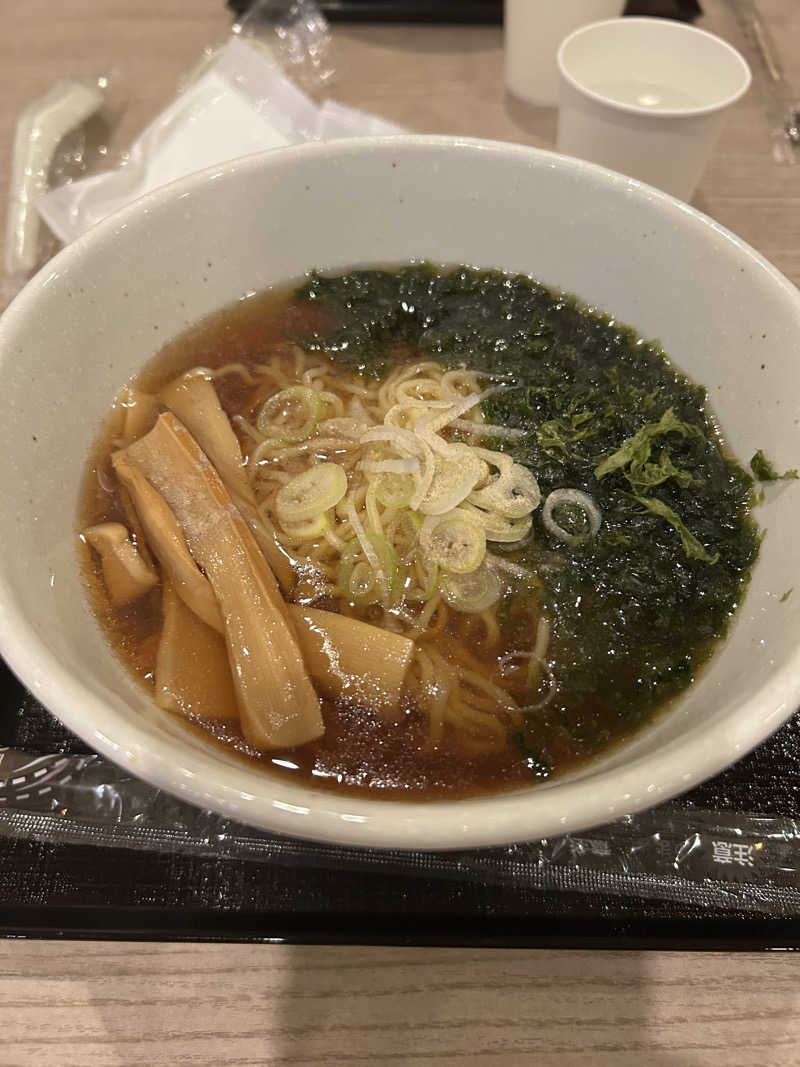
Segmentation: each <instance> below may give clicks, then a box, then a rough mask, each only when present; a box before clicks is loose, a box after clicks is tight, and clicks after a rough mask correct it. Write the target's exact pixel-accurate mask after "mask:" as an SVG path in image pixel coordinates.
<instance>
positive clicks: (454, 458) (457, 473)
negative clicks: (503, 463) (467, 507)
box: [419, 444, 485, 515]
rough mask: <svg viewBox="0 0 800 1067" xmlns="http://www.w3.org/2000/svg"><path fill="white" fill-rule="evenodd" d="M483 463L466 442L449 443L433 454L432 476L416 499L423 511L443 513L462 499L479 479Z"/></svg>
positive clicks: (430, 513)
mask: <svg viewBox="0 0 800 1067" xmlns="http://www.w3.org/2000/svg"><path fill="white" fill-rule="evenodd" d="M484 470H485V467H484V464H483V463H482V462H481V460H480V459H479V458H478V457H477V456H476V455H475V453H474V452H473V450H472V449H471V448H470V447H469V445H464V444H456V445H449V446H448V447H447V450H446V451H444V452H442V453H440V454H439V455H437V456H436V461H435V466H434V472H433V480H432V481H431V484H430V486H429V488H428V491H427V493H426V494H425V497H424V499H423V500H422V501H421V502H420V505H419V510H420V511H421V512H422V513H423V515H444V514H445V513H446V512H448V511H452V510H453V508H455V507H458V505H459V504H460V503H461V501H462V500H466V498H467V497H468V496H469V494H470V492H471V491H472V490H473V489H474V488H475V486H476V485H477V484H478V482H479V481H480V478H481V475H482V474H483V472H484Z"/></svg>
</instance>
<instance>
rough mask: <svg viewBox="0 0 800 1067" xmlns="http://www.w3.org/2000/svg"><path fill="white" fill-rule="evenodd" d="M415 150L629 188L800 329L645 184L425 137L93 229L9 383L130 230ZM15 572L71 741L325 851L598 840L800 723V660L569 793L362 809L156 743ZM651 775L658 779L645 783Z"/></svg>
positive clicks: (9, 612) (541, 154) (572, 162)
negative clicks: (63, 305) (95, 265)
mask: <svg viewBox="0 0 800 1067" xmlns="http://www.w3.org/2000/svg"><path fill="white" fill-rule="evenodd" d="M403 150H408V151H412V150H423V151H429V152H431V153H438V152H442V151H447V152H452V151H457V152H465V153H476V152H479V153H493V154H495V155H496V156H498V157H500V158H504V159H509V158H511V159H517V160H519V161H520V162H521V163H527V164H528V165H532V164H537V163H538V164H539V165H542V166H546V167H550V168H552V167H557V168H562V169H564V170H566V171H571V172H579V173H584V174H587V175H588V176H589V177H590V178H593V179H594V180H595V181H596V182H599V183H601V184H604V185H609V184H611V185H614V186H622V187H624V188H625V189H626V190H627V191H629V192H630V193H632V194H633V195H636V196H644V197H646V198H647V199H650V200H656V201H658V202H659V203H660V204H661V205H662V206H664V207H665V208H666V210H668V211H669V212H673V213H680V214H682V215H683V216H685V219H684V221H687V220H688V223H689V224H690V225H693V226H696V227H698V228H700V229H702V230H703V231H706V230H708V229H711V230H713V233H714V236H715V238H716V239H717V240H719V239H720V238H723V239H724V240H726V241H727V242H728V243H729V244H730V245H732V246H733V247H734V249H735V250H736V251H737V252H738V254H740V255H742V256H743V257H745V258H746V259H748V260H749V261H750V262H751V264H752V265H754V266H756V267H758V268H760V269H761V270H762V271H763V272H765V273H766V274H767V275H768V277H769V279H770V281H771V284H773V285H774V286H777V288H779V289H780V290H782V291H783V293H784V295H785V297H786V299H787V300H789V301H790V302H791V303H793V304H794V305H795V308H796V309H797V312H798V316H800V292H798V290H797V289H796V288H795V286H794V285H793V284H792V283H791V282H790V281H789V279H788V278H786V277H785V276H784V275H783V274H782V273H781V272H780V271H779V270H778V269H777V268H776V267H775V266H773V265H772V264H771V263H769V262H768V261H767V260H766V259H765V258H764V257H763V256H762V255H761V254H760V253H758V252H757V251H755V249H753V248H752V247H751V246H750V245H748V244H747V243H746V242H744V241H743V240H741V238H739V237H737V236H736V235H734V234H733V233H731V232H730V231H729V230H727V229H725V228H724V227H722V226H721V225H720V224H719V223H717V222H716V221H714V220H713V219H711V218H709V217H708V216H706V215H704V214H703V213H702V212H700V211H698V210H697V209H696V208H693V207H691V206H690V205H688V204H685V203H683V202H681V201H679V200H676V199H675V198H673V197H671V196H669V195H668V194H667V193H663V192H661V191H660V190H657V189H654V188H653V187H651V186H648V185H646V184H644V183H642V182H639V181H637V180H635V179H632V178H628V177H626V176H624V175H621V174H617V173H615V172H613V171H609V170H607V169H606V168H604V167H600V166H597V165H596V164H592V163H586V162H584V161H582V160H577V159H573V158H570V157H566V156H560V155H558V154H556V153H554V152H549V151H546V150H543V149H538V148H532V147H527V146H522V145H513V144H508V143H505V142H501V141H490V140H483V139H479V138H465V137H450V136H420V135H402V136H392V137H370V138H351V139H342V140H339V141H334V142H322V143H320V142H316V143H308V144H303V145H296V146H291V147H287V148H280V149H272V150H270V151H267V152H262V153H257V154H255V155H250V156H245V157H242V158H240V159H237V160H233V161H231V162H229V163H226V164H223V165H220V166H215V167H211V168H208V169H206V170H204V171H200V172H198V173H196V174H193V175H190V176H188V177H185V178H182V179H179V180H178V181H176V182H173V183H171V184H170V185H168V186H164V187H161V188H159V189H157V190H154V191H153V192H151V193H149V194H147V195H146V196H144V197H142V198H141V199H139V200H137V201H135V202H134V203H132V204H130V205H128V206H127V207H125V208H123V209H122V210H121V211H119V212H117V213H115V214H114V215H112V216H110V217H109V218H107V219H105V220H104V221H103V222H101V223H99V224H98V225H97V226H95V227H93V228H92V229H91V230H90V231H88V232H87V233H86V234H84V235H82V236H81V237H79V238H77V239H76V240H75V241H74V242H73V243H72V244H70V245H69V246H67V247H66V248H65V249H63V250H62V251H61V252H60V253H59V254H58V255H57V256H56V257H54V259H53V260H51V261H50V262H49V263H48V264H46V265H45V266H44V267H43V268H42V270H40V271H39V273H38V274H37V275H36V276H35V277H34V278H33V279H32V280H31V281H30V282H29V283H28V284H27V286H26V287H25V288H24V289H23V290H22V292H20V293H19V294H18V295H17V297H16V298H15V300H14V301H13V302H12V303H11V304H10V305H9V307H8V309H7V310H6V311H5V313H4V314H3V315H2V317H0V374H2V369H3V363H4V359H5V358H6V357H5V355H4V354H5V353H6V352H7V350H8V348H9V346H10V341H11V338H12V337H13V335H14V333H15V332H16V330H17V328H18V326H19V327H21V326H23V325H24V323H25V321H26V319H27V317H28V316H29V314H30V312H31V309H35V306H36V301H37V299H38V296H39V293H40V292H41V290H42V289H43V288H44V287H45V286H46V285H47V284H48V283H49V282H50V281H51V280H52V279H53V278H54V277H55V275H57V274H59V273H61V272H64V271H65V270H66V269H67V268H68V267H69V266H70V265H71V264H72V263H73V262H74V261H75V260H79V259H81V258H82V257H83V256H84V255H87V254H88V255H90V254H91V253H92V250H93V249H94V247H95V246H96V245H99V246H102V245H103V243H104V242H105V241H106V240H107V239H108V238H110V237H112V236H113V234H114V233H115V231H117V230H118V229H119V227H120V226H121V225H122V224H126V225H127V224H130V223H133V224H135V222H136V220H137V219H138V218H139V217H141V216H144V215H146V214H147V213H148V212H149V211H151V210H152V209H155V208H158V207H160V206H162V205H164V206H166V207H167V208H168V207H169V204H170V203H171V202H173V201H178V200H179V199H180V198H181V197H182V196H183V195H184V194H185V193H187V192H189V193H190V192H191V191H192V190H193V189H196V188H198V187H200V186H202V185H204V184H205V183H207V182H208V181H209V180H211V179H212V178H213V179H215V180H218V179H219V178H220V176H222V177H224V178H227V177H233V176H234V175H241V174H245V175H247V174H248V173H252V172H260V171H262V170H264V169H271V168H279V167H281V166H287V167H291V166H293V165H295V164H296V163H298V164H302V162H303V160H304V159H306V158H307V157H312V158H313V157H316V156H325V155H328V156H352V155H360V154H363V153H387V154H391V153H397V152H398V151H401V152H402V151H403ZM10 565H11V560H5V559H0V653H1V654H2V656H3V657H4V659H5V660H6V662H7V664H8V665H9V667H10V668H11V669H12V671H13V672H14V673H15V674H16V675H17V677H18V678H19V679H20V680H21V681H22V682H23V684H25V685H26V686H27V687H28V688H30V690H31V691H32V693H33V694H34V695H35V696H36V697H37V699H39V700H40V701H41V702H42V703H43V704H44V705H45V707H47V708H48V709H49V710H50V711H52V712H53V714H55V715H56V716H57V717H58V718H59V719H60V720H61V721H62V722H63V723H64V724H65V725H66V726H67V727H68V728H69V729H70V730H72V731H74V732H75V733H76V734H77V735H78V736H79V737H81V738H82V739H83V740H84V741H85V742H86V743H87V744H89V745H90V746H91V747H92V748H93V749H95V750H96V751H97V752H99V753H100V754H101V755H103V756H106V757H108V758H109V759H111V760H112V761H113V762H115V763H117V764H119V765H122V766H123V767H125V769H126V770H128V771H129V772H130V773H132V774H134V775H136V776H137V777H139V778H142V779H144V780H146V781H148V782H149V783H151V784H153V785H155V786H157V787H158V788H160V789H164V790H165V791H167V792H169V793H172V794H174V795H176V796H178V797H179V798H180V799H183V800H187V801H190V802H192V803H194V804H196V805H197V806H199V807H201V808H206V809H211V810H213V811H216V812H218V813H220V814H222V815H226V816H229V817H233V818H236V819H238V820H240V821H242V822H244V823H246V824H248V825H249V826H253V827H257V828H259V829H262V830H268V831H272V832H277V833H281V834H288V835H291V836H293V837H297V838H304V839H307V840H313V841H319V842H326V843H332V844H338V845H345V846H362V847H369V848H382V849H411V848H413V849H414V850H420V849H421V850H444V849H463V848H471V847H479V846H493V845H503V844H508V843H512V842H516V841H522V840H526V839H528V840H530V839H532V838H534V837H537V838H538V837H545V836H551V835H559V834H563V833H566V832H569V831H577V830H579V829H581V830H582V829H587V828H589V827H591V826H593V825H599V824H601V823H604V822H607V821H610V820H612V819H615V818H619V817H621V816H623V815H629V814H633V813H635V812H637V811H641V810H643V809H645V808H647V807H650V806H653V805H654V804H656V803H661V802H663V801H665V800H667V799H669V798H671V797H673V796H675V795H677V794H678V793H681V792H684V791H686V790H688V789H690V788H691V787H692V786H694V785H697V784H699V783H700V782H702V781H704V780H705V779H707V778H709V777H711V776H712V775H714V774H716V773H718V772H719V771H721V770H722V769H723V768H725V767H726V766H728V765H730V764H731V763H733V762H735V761H736V760H738V759H740V758H741V757H742V756H744V755H745V754H746V753H747V752H748V751H750V749H752V748H753V747H754V746H755V745H757V744H758V743H759V742H760V741H762V740H764V739H765V738H766V737H767V736H769V734H770V733H772V732H773V731H774V730H776V729H777V728H778V727H779V726H780V725H781V724H782V723H783V722H784V721H785V720H786V719H788V718H789V717H790V715H791V714H792V713H793V712H794V710H795V707H796V698H797V694H798V693H799V692H800V651H799V652H798V654H797V655H795V656H794V657H793V658H792V659H791V660H789V662H787V663H785V664H784V665H783V666H782V667H781V668H780V669H779V670H778V671H776V672H775V673H774V674H773V675H772V676H771V677H770V679H769V681H768V683H767V684H766V685H765V686H764V687H763V688H762V689H761V690H760V691H759V694H758V696H757V697H752V698H750V699H749V700H741V701H739V702H737V703H736V704H735V705H733V706H729V710H728V712H727V714H726V715H725V716H724V717H721V718H720V719H719V720H717V721H714V722H712V723H711V724H710V725H708V724H705V723H703V724H700V725H698V726H695V727H693V728H691V729H690V730H689V731H688V732H687V733H686V734H684V735H682V736H681V738H679V739H676V740H674V741H671V742H669V743H667V744H665V745H664V746H663V748H661V749H659V750H658V751H657V752H655V753H651V754H648V755H644V756H636V757H634V758H633V759H632V760H631V761H630V762H629V763H625V764H624V765H622V766H618V767H614V768H610V769H608V770H607V771H603V770H600V771H599V772H598V773H597V774H589V775H587V776H586V777H584V778H582V779H580V780H576V781H566V782H564V783H563V785H562V786H561V787H560V788H559V787H558V782H556V783H554V785H553V786H548V785H545V786H543V787H539V788H533V789H530V791H529V792H526V793H525V796H524V798H523V797H522V796H521V795H520V792H518V791H515V792H509V793H500V794H494V795H489V796H480V797H475V798H466V799H460V800H435V801H427V802H426V801H419V800H416V801H407V800H397V799H391V800H390V799H385V800H381V799H372V798H366V799H362V797H360V796H357V795H354V794H345V793H342V794H337V793H334V792H327V791H322V790H315V789H313V788H309V787H304V786H298V785H294V783H284V782H283V781H281V780H280V779H279V778H278V777H276V776H272V775H269V774H268V773H265V772H264V771H263V770H261V769H258V768H253V767H249V766H247V765H245V764H244V763H243V764H242V766H241V767H238V766H233V765H224V767H223V765H222V764H220V763H219V762H218V761H215V760H212V758H211V756H210V755H207V754H206V753H205V752H203V751H202V750H201V749H199V748H195V747H194V746H192V745H190V744H188V743H187V742H184V741H180V740H179V739H178V737H172V736H167V735H166V733H165V735H164V736H163V738H160V739H159V741H158V744H157V745H156V744H154V743H153V741H152V738H151V736H150V732H149V731H148V729H147V728H146V724H140V723H139V722H137V720H136V719H135V718H134V717H133V716H129V717H126V716H125V715H123V714H122V713H121V712H117V711H116V710H114V709H113V708H111V707H109V705H108V704H106V703H105V702H104V701H103V700H102V699H100V698H99V697H98V696H96V695H95V694H94V693H93V692H92V691H91V690H89V689H87V688H86V687H85V686H84V685H83V683H82V682H81V681H80V680H79V679H78V678H77V677H76V676H74V675H73V674H71V673H70V672H69V671H68V670H67V669H66V668H65V667H63V666H62V665H61V663H60V662H59V661H58V659H57V658H56V657H55V656H54V655H53V654H52V653H51V652H50V650H49V648H48V647H47V645H46V644H45V643H44V641H43V640H42V639H41V638H39V637H38V636H37V634H36V633H35V632H34V629H33V627H32V625H31V624H30V623H29V622H28V621H27V619H26V617H25V615H24V613H23V612H22V610H21V608H20V606H19V605H18V604H17V603H16V601H15V598H14V596H13V592H12V589H11V588H10V586H9V583H8V581H7V578H6V571H7V569H8V567H9V566H10ZM701 742H702V743H701ZM645 767H646V768H647V773H646V774H643V769H644V768H645ZM223 778H224V781H223V780H222V779H223ZM645 779H646V780H647V784H646V785H644V786H643V782H644V781H645ZM566 789H568V790H569V812H568V814H562V812H563V811H564V810H565V806H564V805H563V804H562V803H559V802H558V801H556V802H555V803H554V802H553V800H552V798H553V797H554V796H557V795H558V794H559V793H560V794H561V796H562V797H563V796H564V790H566ZM312 805H313V807H312ZM432 814H435V818H433V819H432V818H431V815H432ZM309 816H311V818H309Z"/></svg>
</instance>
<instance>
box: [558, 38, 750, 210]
mask: <svg viewBox="0 0 800 1067" xmlns="http://www.w3.org/2000/svg"><path fill="white" fill-rule="evenodd" d="M557 62H558V70H559V74H560V79H561V86H560V108H559V115H558V135H557V140H556V147H557V149H558V151H559V152H563V153H564V154H565V155H570V156H578V157H580V158H582V159H588V160H590V161H591V162H593V163H601V164H602V165H603V166H606V167H610V168H611V169H612V170H617V171H621V172H622V173H623V174H629V175H631V176H632V177H634V178H639V179H640V180H641V181H645V182H649V183H650V184H651V185H655V186H658V188H660V189H664V190H666V191H667V192H668V193H672V194H673V196H677V197H679V198H680V199H682V200H689V199H690V198H691V196H692V194H693V193H694V190H695V188H696V187H697V183H698V181H699V180H700V176H701V174H702V173H703V170H704V168H705V166H706V163H707V162H708V159H709V156H710V155H711V152H712V151H713V149H714V145H715V143H716V141H717V138H718V136H719V133H720V130H721V129H722V125H723V122H724V119H725V111H726V109H727V108H729V107H730V106H731V105H732V104H735V103H736V101H737V100H738V99H739V98H740V97H741V96H742V95H743V94H744V93H745V92H746V91H747V89H748V87H749V85H750V81H751V75H750V68H749V67H748V66H747V63H746V62H745V61H744V59H743V58H742V57H741V56H740V55H739V53H738V52H737V51H736V49H735V48H732V47H731V46H730V45H729V44H728V43H727V42H726V41H723V40H721V39H720V38H719V37H715V36H714V35H713V34H710V33H706V32H705V31H703V30H698V29H695V28H694V27H692V26H687V25H685V24H683V23H679V22H671V21H669V20H668V19H653V18H641V19H639V18H625V19H610V20H608V21H606V22H597V23H594V24H593V25H589V26H584V27H582V28H581V29H578V30H576V31H575V32H574V33H572V34H571V35H570V36H569V37H567V39H566V40H565V41H563V43H562V44H561V47H560V48H559V50H558V57H557Z"/></svg>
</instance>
